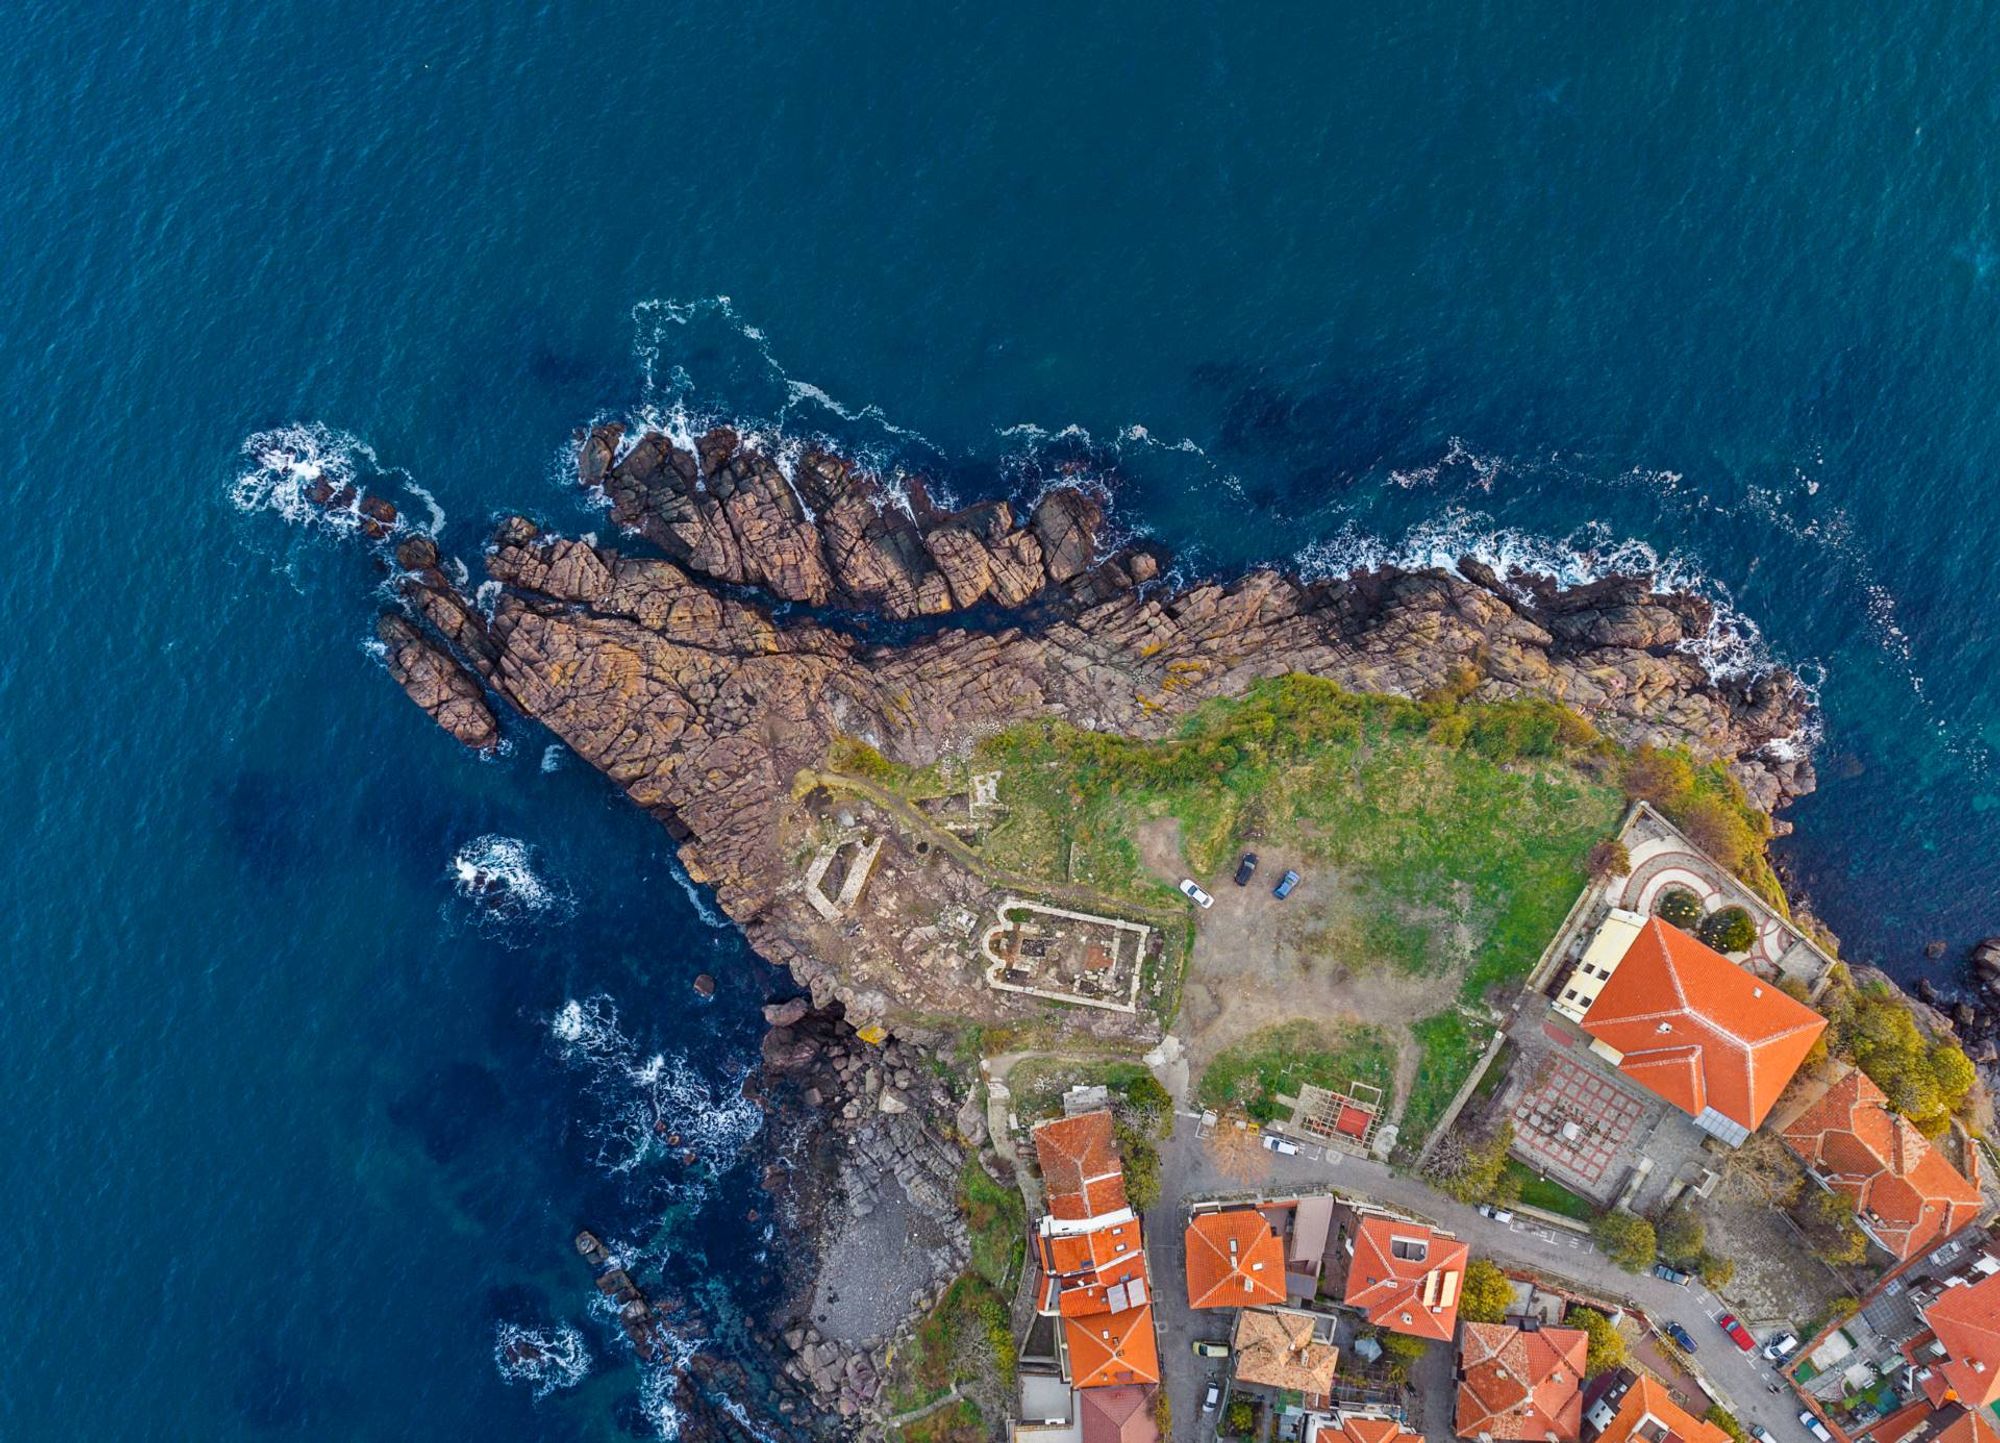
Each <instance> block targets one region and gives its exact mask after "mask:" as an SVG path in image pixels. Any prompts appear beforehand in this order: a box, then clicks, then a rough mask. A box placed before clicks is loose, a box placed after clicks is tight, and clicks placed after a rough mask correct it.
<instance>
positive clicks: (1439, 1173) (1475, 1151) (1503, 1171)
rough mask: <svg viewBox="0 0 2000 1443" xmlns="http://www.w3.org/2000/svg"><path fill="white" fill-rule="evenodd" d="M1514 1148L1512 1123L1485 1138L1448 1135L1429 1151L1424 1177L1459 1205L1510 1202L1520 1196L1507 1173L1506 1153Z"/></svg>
mask: <svg viewBox="0 0 2000 1443" xmlns="http://www.w3.org/2000/svg"><path fill="white" fill-rule="evenodd" d="M1513 1145H1514V1125H1513V1124H1512V1123H1511V1122H1503V1123H1501V1124H1500V1126H1499V1128H1498V1129H1496V1130H1495V1131H1494V1132H1492V1133H1490V1134H1489V1135H1488V1136H1486V1137H1484V1138H1474V1137H1467V1136H1466V1135H1465V1134H1463V1133H1460V1132H1451V1133H1447V1134H1446V1135H1445V1136H1443V1137H1441V1138H1439V1139H1438V1145H1437V1147H1436V1148H1435V1149H1433V1150H1432V1152H1431V1160H1430V1161H1429V1162H1428V1163H1426V1164H1425V1165H1424V1176H1425V1178H1426V1179H1428V1180H1429V1182H1430V1184H1431V1186H1433V1187H1435V1188H1436V1189H1437V1190H1438V1191H1439V1192H1441V1193H1444V1194H1445V1195H1446V1196H1448V1197H1451V1198H1455V1199H1457V1200H1458V1201H1459V1202H1462V1203H1476V1202H1500V1201H1512V1199H1513V1197H1518V1196H1519V1195H1520V1183H1519V1182H1518V1181H1516V1180H1514V1179H1513V1178H1512V1177H1511V1176H1510V1175H1509V1173H1508V1171H1507V1149H1508V1148H1510V1147H1512V1146H1513ZM1510 1190H1511V1195H1510Z"/></svg>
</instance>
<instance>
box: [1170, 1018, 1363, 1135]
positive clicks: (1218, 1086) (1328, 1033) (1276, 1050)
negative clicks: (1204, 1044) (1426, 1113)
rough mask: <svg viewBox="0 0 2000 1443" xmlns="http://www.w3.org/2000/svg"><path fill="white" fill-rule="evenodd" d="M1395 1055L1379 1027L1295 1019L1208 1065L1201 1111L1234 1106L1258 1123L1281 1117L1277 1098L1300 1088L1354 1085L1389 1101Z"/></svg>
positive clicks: (1225, 1052) (1227, 1051) (1244, 1042)
mask: <svg viewBox="0 0 2000 1443" xmlns="http://www.w3.org/2000/svg"><path fill="white" fill-rule="evenodd" d="M1395 1066H1396V1050H1395V1046H1394V1044H1393V1043H1392V1042H1391V1041H1390V1040H1389V1037H1388V1035H1387V1034H1386V1033H1384V1032H1383V1031H1382V1029H1381V1028H1379V1027H1369V1026H1365V1025H1358V1024H1349V1025H1345V1026H1334V1025H1328V1024H1324V1023H1319V1022H1311V1021H1307V1020H1305V1019H1300V1020H1298V1021H1295V1022H1286V1023H1281V1024H1280V1025H1278V1026H1276V1027H1267V1028H1265V1029H1264V1030H1263V1031H1262V1032H1255V1033H1252V1034H1251V1035H1250V1036H1248V1037H1246V1038H1244V1039H1243V1040H1242V1041H1241V1042H1239V1043H1237V1044H1236V1045H1235V1046H1234V1047H1229V1048H1225V1049H1224V1050H1223V1051H1222V1052H1221V1053H1219V1054H1218V1055H1217V1056H1216V1059H1215V1060H1214V1061H1213V1062H1211V1063H1209V1065H1208V1070H1207V1071H1205V1072H1203V1073H1202V1075H1201V1085H1200V1087H1199V1088H1198V1089H1197V1092H1198V1095H1199V1096H1200V1098H1201V1101H1202V1103H1203V1105H1204V1106H1207V1107H1240V1108H1242V1109H1243V1110H1244V1111H1246V1112H1248V1113H1249V1114H1250V1116H1251V1117H1253V1118H1255V1119H1256V1120H1257V1121H1259V1122H1270V1121H1272V1120H1274V1119H1275V1118H1277V1117H1279V1116H1281V1115H1282V1114H1281V1113H1280V1110H1279V1107H1278V1103H1277V1095H1278V1094H1279V1093H1281V1092H1282V1093H1285V1094H1287V1095H1288V1096H1292V1097H1296V1096H1298V1089H1299V1087H1300V1086H1301V1085H1303V1084H1306V1083H1311V1084H1313V1085H1315V1086H1318V1087H1330V1088H1343V1087H1345V1086H1346V1085H1347V1084H1348V1083H1350V1082H1354V1081H1357V1080H1358V1081H1361V1082H1372V1083H1374V1084H1375V1085H1376V1086H1377V1087H1379V1088H1381V1089H1382V1093H1383V1106H1384V1108H1385V1109H1386V1108H1388V1106H1389V1105H1390V1104H1391V1103H1393V1102H1394V1098H1393V1097H1392V1096H1391V1091H1392V1084H1393V1082H1394V1077H1395Z"/></svg>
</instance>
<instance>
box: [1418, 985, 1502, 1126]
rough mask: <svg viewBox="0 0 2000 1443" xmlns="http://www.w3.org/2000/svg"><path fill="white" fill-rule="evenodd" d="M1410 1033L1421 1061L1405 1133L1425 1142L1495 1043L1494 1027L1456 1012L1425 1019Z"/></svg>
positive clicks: (1443, 1013)
mask: <svg viewBox="0 0 2000 1443" xmlns="http://www.w3.org/2000/svg"><path fill="white" fill-rule="evenodd" d="M1410 1034H1411V1036H1413V1037H1415V1038H1416V1040H1417V1046H1418V1048H1419V1049H1420V1050H1421V1061H1420V1062H1419V1063H1418V1066H1417V1081H1416V1085H1415V1086H1414V1087H1412V1088H1411V1089H1410V1101H1409V1105H1408V1107H1406V1108H1405V1109H1404V1111H1403V1124H1402V1131H1403V1135H1404V1136H1406V1137H1409V1138H1412V1139H1422V1138H1425V1137H1428V1136H1429V1135H1430V1131H1431V1129H1432V1128H1433V1127H1435V1126H1436V1125H1437V1121H1438V1118H1440V1117H1441V1116H1443V1114H1444V1110H1445V1109H1446V1108H1447V1107H1449V1106H1451V1100H1452V1098H1454V1097H1456V1096H1457V1095H1458V1089H1459V1088H1460V1087H1461V1086H1463V1085H1464V1083H1465V1079H1466V1078H1467V1077H1468V1076H1469V1075H1470V1074H1471V1072H1472V1068H1473V1064H1474V1063H1476V1062H1478V1060H1479V1054H1480V1053H1482V1052H1484V1051H1485V1050H1486V1044H1487V1043H1488V1042H1490V1041H1491V1040H1492V1037H1493V1027H1492V1024H1490V1023H1487V1022H1478V1021H1473V1020H1470V1019H1468V1018H1467V1017H1466V1016H1465V1014H1464V1013H1462V1012H1459V1011H1456V1010H1454V1011H1451V1012H1440V1013H1438V1014H1437V1015H1436V1016H1435V1017H1426V1018H1424V1019H1423V1021H1421V1022H1418V1023H1415V1024H1414V1025H1412V1026H1411V1028H1410Z"/></svg>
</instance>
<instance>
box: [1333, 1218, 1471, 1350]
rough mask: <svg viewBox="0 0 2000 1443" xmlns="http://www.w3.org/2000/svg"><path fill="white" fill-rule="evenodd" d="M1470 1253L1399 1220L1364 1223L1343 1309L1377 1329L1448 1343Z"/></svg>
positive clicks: (1447, 1239) (1418, 1225) (1458, 1244)
mask: <svg viewBox="0 0 2000 1443" xmlns="http://www.w3.org/2000/svg"><path fill="white" fill-rule="evenodd" d="M1470 1252H1471V1250H1470V1249H1469V1248H1467V1247H1466V1245H1465V1244H1464V1243H1462V1242H1459V1241H1458V1240H1457V1239H1456V1238H1451V1237H1446V1236H1445V1235H1444V1234H1442V1233H1436V1232H1432V1231H1431V1229H1429V1228H1427V1227H1425V1226H1423V1225H1422V1224H1421V1223H1408V1222H1404V1221H1402V1220H1401V1219H1399V1218H1384V1217H1371V1218H1364V1219H1363V1220H1362V1223H1361V1228H1360V1231H1359V1232H1358V1233H1357V1234H1356V1236H1355V1240H1354V1257H1353V1258H1352V1259H1351V1260H1350V1261H1349V1262H1348V1265H1347V1298H1346V1301H1347V1304H1348V1306H1350V1307H1354V1308H1359V1309H1361V1311H1362V1312H1364V1313H1366V1314H1367V1315H1368V1321H1369V1322H1371V1323H1373V1324H1374V1325H1375V1326H1376V1327H1378V1328H1387V1329H1389V1330H1390V1331H1391V1332H1395V1333H1408V1334H1410V1335H1411V1336H1412V1337H1417V1338H1437V1339H1449V1338H1450V1337H1451V1331H1452V1327H1453V1325H1455V1324H1456V1323H1457V1322H1458V1293H1459V1288H1460V1285H1461V1284H1462V1283H1463V1282H1464V1280H1465V1264H1466V1259H1467V1257H1468V1256H1469V1255H1470Z"/></svg>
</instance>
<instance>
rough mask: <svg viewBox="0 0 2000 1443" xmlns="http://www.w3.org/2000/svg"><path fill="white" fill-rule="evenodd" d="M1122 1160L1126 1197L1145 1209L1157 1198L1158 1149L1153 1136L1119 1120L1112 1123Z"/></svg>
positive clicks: (1134, 1206) (1139, 1207)
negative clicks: (1154, 1144)
mask: <svg viewBox="0 0 2000 1443" xmlns="http://www.w3.org/2000/svg"><path fill="white" fill-rule="evenodd" d="M1112 1131H1113V1132H1114V1133H1115V1134H1116V1135H1117V1138H1118V1152H1119V1155H1120V1156H1121V1158H1122V1159H1123V1160H1124V1163H1125V1200H1126V1201H1127V1202H1129V1203H1131V1204H1132V1209H1133V1211H1135V1212H1144V1211H1146V1209H1148V1208H1150V1207H1151V1206H1152V1205H1153V1204H1154V1203H1156V1202H1158V1201H1159V1200H1160V1150H1159V1149H1158V1148H1157V1147H1155V1146H1153V1140H1152V1138H1150V1137H1148V1136H1147V1135H1146V1134H1145V1133H1143V1132H1141V1131H1139V1129H1138V1128H1136V1127H1131V1126H1128V1125H1127V1124H1126V1123H1124V1122H1122V1121H1120V1122H1115V1123H1113V1124H1112Z"/></svg>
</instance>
